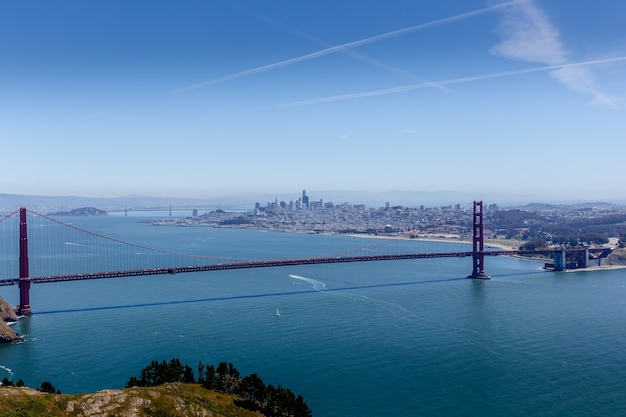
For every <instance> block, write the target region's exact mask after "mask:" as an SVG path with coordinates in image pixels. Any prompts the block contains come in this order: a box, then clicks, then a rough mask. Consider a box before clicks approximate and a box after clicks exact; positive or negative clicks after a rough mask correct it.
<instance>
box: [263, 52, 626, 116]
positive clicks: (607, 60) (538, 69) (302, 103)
mask: <svg viewBox="0 0 626 417" xmlns="http://www.w3.org/2000/svg"><path fill="white" fill-rule="evenodd" d="M618 61H626V56H621V57H616V58H605V59H597V60H593V61H584V62H573V63H570V64H561V65H547V66H543V67H536V68H528V69H524V70H517V71H507V72H497V73H494V74H485V75H476V76H474V77H463V78H453V79H450V80H444V81H431V82H425V83H417V84H409V85H404V86H400V87H393V88H385V89H382V90H374V91H366V92H363V93H353V94H344V95H340V96H333V97H324V98H317V99H312V100H303V101H294V102H291V103H285V104H279V105H277V106H271V107H270V108H288V107H300V106H308V105H311V104H321V103H331V102H335V101H342V100H351V99H355V98H362V97H374V96H382V95H386V94H394V93H401V92H404V91H410V90H417V89H420V88H426V87H442V86H446V85H451V84H462V83H468V82H472V81H480V80H488V79H490V78H502V77H510V76H513V75H522V74H529V73H532V72H542V71H552V70H557V69H563V68H572V67H584V66H589V65H597V64H606V63H610V62H618Z"/></svg>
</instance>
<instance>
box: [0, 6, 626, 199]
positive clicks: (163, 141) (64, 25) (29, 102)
mask: <svg viewBox="0 0 626 417" xmlns="http://www.w3.org/2000/svg"><path fill="white" fill-rule="evenodd" d="M592 6H593V7H592ZM2 11H3V13H2V17H1V19H2V25H0V34H1V36H2V39H4V40H5V42H4V43H3V44H2V46H0V51H2V56H3V65H2V66H0V90H1V91H2V92H3V94H2V98H3V99H2V100H0V137H2V138H3V145H4V155H5V157H4V159H3V164H2V165H1V168H0V193H8V194H25V195H76V196H86V197H119V196H125V195H153V196H159V197H193V198H202V197H213V196H227V195H236V194H244V193H255V194H274V193H279V194H285V193H290V192H293V191H294V190H298V189H300V190H301V189H302V186H303V185H306V189H307V190H309V189H310V190H311V191H313V192H314V191H322V190H354V191H365V192H370V193H382V192H387V191H403V190H406V191H424V192H438V191H444V190H452V191H459V192H464V193H471V194H473V195H475V196H476V199H481V198H483V196H484V195H493V194H498V193H501V194H507V195H520V196H523V195H533V196H545V197H546V198H550V199H555V198H557V199H558V198H560V199H563V200H570V201H571V200H575V199H581V200H586V201H592V200H594V201H595V200H606V201H614V200H624V199H625V196H626V184H624V182H623V181H621V179H620V176H619V167H620V166H621V162H622V161H621V159H622V156H623V155H624V154H626V143H625V142H624V140H623V137H622V136H623V132H624V130H625V129H624V128H625V127H626V122H625V120H626V117H624V114H623V113H624V106H623V97H624V96H626V83H624V81H623V80H624V73H625V72H626V29H624V28H623V24H622V19H621V17H622V16H623V11H624V6H623V5H622V4H621V3H620V2H618V1H617V0H607V1H604V2H602V3H600V4H593V5H592V4H591V3H589V2H582V1H581V2H567V3H564V2H554V1H547V0H519V1H491V0H471V1H467V2H463V3H458V2H454V1H451V0H445V1H438V2H431V1H425V2H410V1H395V2H393V4H389V3H383V2H377V1H364V2H359V3H358V6H357V5H355V4H352V3H344V2H340V3H336V2H326V1H322V2H315V3H310V4H308V3H302V4H295V3H287V4H285V3H284V2H280V3H279V2H276V1H267V2H263V3H258V4H257V3H254V2H249V1H244V0H241V1H230V0H224V1H217V2H207V3H204V2H191V1H184V2H182V3H181V2H177V3H174V2H159V3H153V2H148V1H139V2H132V3H126V2H120V1H111V2H103V3H82V2H78V3H75V2H69V1H52V2H44V1H34V2H28V3H15V2H14V3H11V4H6V5H3V6H2ZM578 197H580V198H578Z"/></svg>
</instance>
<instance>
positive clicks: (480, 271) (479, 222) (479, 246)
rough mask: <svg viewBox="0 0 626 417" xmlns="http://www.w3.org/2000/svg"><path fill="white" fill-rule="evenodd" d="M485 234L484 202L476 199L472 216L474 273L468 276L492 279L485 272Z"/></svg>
mask: <svg viewBox="0 0 626 417" xmlns="http://www.w3.org/2000/svg"><path fill="white" fill-rule="evenodd" d="M484 251H485V235H484V227H483V202H482V201H474V214H473V216H472V273H471V274H470V275H468V276H467V277H468V278H473V279H490V278H491V277H490V276H489V275H486V274H485V266H484V262H485V252H484Z"/></svg>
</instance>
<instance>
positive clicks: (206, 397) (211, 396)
mask: <svg viewBox="0 0 626 417" xmlns="http://www.w3.org/2000/svg"><path fill="white" fill-rule="evenodd" d="M260 415H261V414H259V413H255V412H252V411H248V410H245V409H243V408H240V407H238V406H236V405H235V403H234V399H233V398H232V397H231V396H229V395H225V394H220V393H217V392H214V391H209V390H206V389H204V388H202V387H201V386H200V385H197V384H182V383H167V384H163V385H160V386H158V387H146V388H139V387H133V388H126V389H122V390H104V391H99V392H97V393H94V394H45V393H42V392H40V391H37V390H33V389H30V388H24V387H22V388H16V387H2V388H0V416H3V417H30V416H32V417H41V416H47V417H61V416H62V417H89V416H92V417H94V416H119V417H124V416H127V417H130V416H137V417H142V416H153V417H178V416H180V417H183V416H184V417H195V416H198V417H200V416H214V417H220V416H222V417H248V416H250V417H252V416H255V417H259V416H260Z"/></svg>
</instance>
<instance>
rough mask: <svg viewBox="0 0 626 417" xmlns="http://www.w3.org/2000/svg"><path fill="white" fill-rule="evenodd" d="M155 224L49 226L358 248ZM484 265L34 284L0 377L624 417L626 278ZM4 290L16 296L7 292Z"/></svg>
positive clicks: (79, 388)
mask: <svg viewBox="0 0 626 417" xmlns="http://www.w3.org/2000/svg"><path fill="white" fill-rule="evenodd" d="M149 215H150V214H149V213H142V214H141V215H139V214H134V215H131V216H123V215H110V216H107V217H88V218H78V217H77V218H65V219H61V220H63V221H69V222H72V223H73V224H74V225H75V226H77V227H81V228H84V229H87V230H90V231H93V232H95V233H101V234H104V235H106V236H110V237H114V238H116V239H120V240H123V241H128V242H133V243H137V244H140V245H145V246H149V247H155V248H161V249H166V250H171V251H175V252H180V253H190V254H199V255H208V256H215V257H224V258H230V259H268V258H293V257H303V256H316V255H325V254H331V253H338V252H341V251H344V250H347V249H354V248H358V247H362V246H366V245H367V244H368V243H369V242H364V239H359V238H355V237H348V236H332V235H307V234H292V233H281V232H264V231H258V230H242V229H215V228H210V227H175V226H165V227H164V226H160V227H156V226H152V225H151V224H149V223H140V222H138V220H140V219H141V216H149ZM159 215H163V213H159ZM431 245H432V243H431ZM440 245H442V249H441V250H442V251H445V248H446V247H447V246H446V245H450V244H448V243H440ZM456 245H458V244H456ZM454 250H457V249H454ZM467 250H470V249H467ZM485 265H486V272H487V273H488V274H490V275H491V276H492V279H491V280H488V281H475V280H470V279H466V278H465V276H466V275H467V274H468V273H469V272H471V260H470V259H469V258H443V259H418V260H404V261H384V262H366V263H352V264H336V265H333V264H330V265H308V266H289V267H280V268H261V269H250V270H233V271H213V272H201V273H188V274H176V275H167V276H153V277H129V278H118V279H101V280H93V281H80V282H64V283H51V284H33V285H32V287H31V305H32V308H33V311H34V315H33V316H32V317H27V318H23V319H22V320H21V321H19V322H18V323H17V324H15V325H14V328H15V330H17V331H18V332H20V333H22V334H24V335H25V336H26V338H25V341H24V343H21V344H17V345H4V346H0V379H1V378H3V377H5V376H6V377H8V378H10V379H12V380H13V381H17V380H18V379H22V380H24V381H25V382H26V384H27V385H29V386H33V387H38V386H39V385H40V383H41V382H42V381H50V382H52V383H53V384H54V385H55V387H56V388H57V389H60V390H61V391H62V392H63V393H81V392H93V391H96V390H101V389H106V388H122V387H123V386H124V385H125V383H126V381H127V380H128V379H129V378H130V377H131V376H138V375H139V372H140V370H141V369H142V368H143V367H144V366H146V365H147V364H149V363H150V361H152V360H159V361H161V360H169V359H171V358H179V359H180V360H181V361H182V362H183V363H187V364H189V365H190V366H192V367H193V368H194V369H195V367H196V365H197V363H198V361H200V360H201V361H202V362H204V363H205V364H208V363H213V364H217V363H219V362H222V361H226V362H232V363H233V364H234V365H235V367H237V369H239V371H240V372H241V373H242V375H248V374H251V373H257V374H258V375H260V376H261V377H262V378H263V380H264V382H265V383H266V384H273V385H279V384H280V385H282V386H285V387H288V388H289V389H291V390H292V391H293V392H295V393H296V394H300V395H302V396H303V397H304V399H305V400H306V402H307V404H308V405H309V407H310V408H311V410H312V411H313V415H314V416H318V417H320V416H322V417H331V416H337V417H339V416H342V417H345V416H363V417H367V416H398V417H401V416H407V417H408V416H411V417H413V416H478V415H480V416H502V415H507V416H522V415H524V416H528V415H532V416H591V415H597V416H600V415H602V416H603V415H626V405H625V403H626V388H624V381H626V352H625V350H624V349H625V346H626V331H625V330H624V328H625V324H626V303H625V300H626V270H607V271H581V272H563V273H552V272H545V271H543V270H542V269H541V266H542V264H541V263H538V262H533V261H524V260H519V259H515V258H507V257H488V258H487V259H486V260H485ZM0 295H1V296H2V297H4V298H5V299H7V300H8V301H9V302H11V303H12V304H17V303H18V301H19V300H18V298H19V297H18V289H17V287H16V286H15V287H2V288H0ZM276 309H279V310H280V317H276V316H275V312H276Z"/></svg>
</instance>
